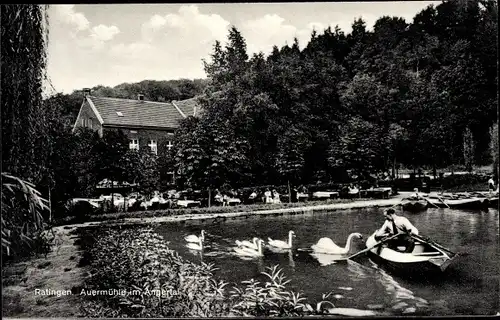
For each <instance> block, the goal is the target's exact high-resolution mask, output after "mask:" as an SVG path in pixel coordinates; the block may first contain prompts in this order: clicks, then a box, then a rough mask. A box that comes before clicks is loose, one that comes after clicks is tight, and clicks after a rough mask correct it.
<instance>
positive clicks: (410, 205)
mask: <svg viewBox="0 0 500 320" xmlns="http://www.w3.org/2000/svg"><path fill="white" fill-rule="evenodd" d="M428 205H429V203H428V202H427V201H425V200H412V199H405V200H403V201H401V206H402V207H403V210H406V211H411V212H418V211H424V210H426V209H427V207H428Z"/></svg>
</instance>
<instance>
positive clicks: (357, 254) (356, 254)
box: [347, 233, 400, 259]
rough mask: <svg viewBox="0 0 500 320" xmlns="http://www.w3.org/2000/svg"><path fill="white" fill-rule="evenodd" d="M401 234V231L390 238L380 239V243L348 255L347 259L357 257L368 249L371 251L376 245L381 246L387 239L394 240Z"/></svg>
mask: <svg viewBox="0 0 500 320" xmlns="http://www.w3.org/2000/svg"><path fill="white" fill-rule="evenodd" d="M399 235H400V234H399V233H396V234H395V235H392V236H390V237H389V238H385V239H384V240H382V241H380V242H378V243H376V244H374V245H373V246H371V247H369V248H366V249H364V250H361V251H360V252H358V253H355V254H353V255H352V256H349V257H347V259H352V258H354V257H357V256H359V255H361V254H363V253H365V252H368V251H370V250H371V249H373V248H375V247H378V246H380V245H381V244H384V243H385V242H387V241H389V240H392V239H394V238H396V237H397V236H399Z"/></svg>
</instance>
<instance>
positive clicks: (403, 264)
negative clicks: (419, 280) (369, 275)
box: [366, 233, 459, 275]
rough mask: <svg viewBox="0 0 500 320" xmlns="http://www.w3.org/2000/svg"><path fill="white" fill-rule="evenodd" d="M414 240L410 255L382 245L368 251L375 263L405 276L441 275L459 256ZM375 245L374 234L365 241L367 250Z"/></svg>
mask: <svg viewBox="0 0 500 320" xmlns="http://www.w3.org/2000/svg"><path fill="white" fill-rule="evenodd" d="M414 238H415V248H414V249H413V251H412V252H411V253H404V252H400V251H397V250H394V249H391V248H388V247H387V244H382V245H380V246H378V247H375V248H373V249H371V250H369V254H370V257H371V258H372V260H373V261H374V262H376V263H379V264H381V265H384V266H387V267H388V268H389V269H391V270H393V271H396V272H401V273H404V274H406V275H422V274H425V275H429V274H440V273H443V272H444V271H445V270H446V269H447V268H448V267H449V266H450V264H451V263H452V261H453V260H455V259H456V258H457V257H458V256H459V254H457V253H454V252H451V251H450V250H448V249H445V248H444V247H442V246H441V245H439V244H436V243H434V242H432V241H426V240H424V239H422V238H421V237H418V236H416V237H414ZM376 244H377V241H376V240H375V233H373V234H372V235H371V236H370V237H369V238H368V239H367V240H366V246H367V248H370V247H373V246H374V245H376Z"/></svg>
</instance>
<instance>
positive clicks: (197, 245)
mask: <svg viewBox="0 0 500 320" xmlns="http://www.w3.org/2000/svg"><path fill="white" fill-rule="evenodd" d="M186 247H188V248H189V249H191V250H199V251H201V250H203V239H202V238H198V243H194V242H189V243H188V244H186Z"/></svg>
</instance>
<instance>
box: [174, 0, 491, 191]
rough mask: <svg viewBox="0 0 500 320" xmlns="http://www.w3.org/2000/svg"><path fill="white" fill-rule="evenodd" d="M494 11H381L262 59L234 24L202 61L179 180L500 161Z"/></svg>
mask: <svg viewBox="0 0 500 320" xmlns="http://www.w3.org/2000/svg"><path fill="white" fill-rule="evenodd" d="M497 10H498V7H497V4H496V2H495V1H444V2H442V3H441V4H439V5H437V6H432V5H431V6H429V7H427V8H425V9H424V10H422V11H421V12H419V13H418V14H416V16H415V17H414V19H413V22H407V21H405V20H404V19H402V18H399V17H388V16H382V17H381V18H379V19H378V20H377V21H376V23H375V25H374V27H373V30H372V31H368V30H367V28H366V24H365V22H364V21H363V20H362V19H358V20H355V21H354V23H353V24H352V31H351V32H350V33H348V34H345V33H344V32H343V31H342V30H340V29H339V28H338V27H335V28H328V29H326V30H324V31H323V32H322V33H318V32H316V31H315V32H313V33H312V34H311V39H310V40H309V42H308V43H307V45H306V46H305V48H304V49H302V50H301V49H300V47H299V43H298V42H297V40H295V42H294V43H293V45H291V46H289V45H285V46H283V47H281V48H279V47H277V46H275V47H274V49H273V51H272V52H271V53H270V54H269V55H267V56H265V55H264V54H263V53H259V54H254V55H253V56H251V57H249V56H248V53H247V50H246V43H245V39H244V38H243V36H242V35H241V34H240V32H239V31H238V29H237V28H235V27H233V28H232V29H231V30H230V34H229V36H228V41H227V45H225V46H222V45H221V43H220V42H216V43H215V45H214V48H213V52H212V54H211V57H210V59H208V60H207V61H205V71H206V73H207V75H208V77H209V78H210V79H211V80H212V81H211V83H210V84H209V86H208V87H207V88H206V90H205V94H204V95H203V96H202V97H200V98H199V101H200V104H202V106H203V108H204V110H205V111H206V112H205V114H204V116H203V117H201V118H198V119H193V118H192V119H187V120H186V121H185V122H184V123H183V125H182V127H181V129H180V130H179V134H178V135H177V139H178V141H177V144H176V145H177V147H178V148H177V150H176V155H175V157H176V162H175V163H176V165H177V167H178V170H179V172H180V173H181V177H182V178H183V179H182V182H184V183H187V184H188V185H197V186H200V185H201V186H220V185H221V184H223V183H229V184H230V185H232V186H235V185H236V186H238V185H239V186H242V185H262V184H274V183H286V181H292V182H294V183H310V182H316V181H318V180H320V181H331V180H335V181H347V180H350V179H368V178H369V177H370V176H373V175H376V174H377V173H380V172H387V171H389V172H391V171H392V173H394V170H395V169H397V168H398V167H401V166H404V167H406V168H414V169H418V168H422V167H424V168H426V169H430V170H432V169H434V170H435V169H439V168H446V167H449V166H452V165H460V166H461V167H465V168H466V169H468V170H471V169H472V168H473V167H474V166H476V165H489V164H491V163H492V162H493V161H496V162H498V160H496V157H495V156H494V155H493V153H492V152H491V148H490V140H491V137H490V131H491V130H493V126H494V125H495V124H496V119H497V82H498V77H497V62H496V61H497V31H498V30H497V29H498V23H497V12H498V11H497ZM493 131H494V130H493ZM493 131H491V132H493ZM494 158H495V159H494ZM495 167H496V166H495Z"/></svg>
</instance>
